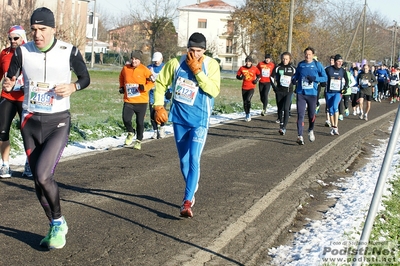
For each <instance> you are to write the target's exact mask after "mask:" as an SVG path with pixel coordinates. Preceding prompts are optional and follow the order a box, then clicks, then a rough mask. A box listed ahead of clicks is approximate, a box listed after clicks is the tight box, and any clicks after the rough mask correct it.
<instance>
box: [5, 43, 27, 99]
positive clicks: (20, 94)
mask: <svg viewBox="0 0 400 266" xmlns="http://www.w3.org/2000/svg"><path fill="white" fill-rule="evenodd" d="M14 51H15V49H12V48H11V47H8V48H5V49H3V50H2V51H1V53H0V64H1V67H0V74H1V76H0V77H1V78H0V79H3V77H4V74H5V73H6V72H7V71H8V67H9V66H10V62H11V58H12V56H13V55H14ZM1 97H4V98H7V99H9V100H12V101H18V102H22V101H23V100H24V91H23V90H20V91H11V92H5V91H1Z"/></svg>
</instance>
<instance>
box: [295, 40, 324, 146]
mask: <svg viewBox="0 0 400 266" xmlns="http://www.w3.org/2000/svg"><path fill="white" fill-rule="evenodd" d="M314 54H315V51H314V48H312V47H307V48H306V49H305V50H304V57H305V60H303V61H301V62H300V63H299V64H298V66H297V68H296V73H295V75H294V78H293V82H295V83H296V84H297V85H296V95H297V97H296V105H297V135H298V136H297V143H298V144H299V145H304V139H303V127H304V116H305V111H306V106H308V108H307V110H308V121H309V124H308V139H309V140H310V141H311V142H313V141H315V135H314V122H315V106H317V95H318V83H320V82H326V81H327V77H326V73H325V70H324V68H323V66H322V65H321V63H319V62H317V61H315V60H314V59H313V57H314Z"/></svg>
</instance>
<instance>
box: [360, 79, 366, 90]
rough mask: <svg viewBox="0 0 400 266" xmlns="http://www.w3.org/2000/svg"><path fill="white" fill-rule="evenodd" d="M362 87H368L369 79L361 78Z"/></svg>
mask: <svg viewBox="0 0 400 266" xmlns="http://www.w3.org/2000/svg"><path fill="white" fill-rule="evenodd" d="M361 87H363V88H367V87H368V79H362V80H361Z"/></svg>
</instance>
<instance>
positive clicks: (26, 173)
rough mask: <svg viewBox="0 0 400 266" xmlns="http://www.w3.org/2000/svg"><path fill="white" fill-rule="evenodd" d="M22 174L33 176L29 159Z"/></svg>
mask: <svg viewBox="0 0 400 266" xmlns="http://www.w3.org/2000/svg"><path fill="white" fill-rule="evenodd" d="M22 176H26V177H32V176H33V175H32V171H31V167H30V166H29V163H28V161H26V162H25V167H24V172H23V173H22Z"/></svg>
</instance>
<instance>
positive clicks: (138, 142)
mask: <svg viewBox="0 0 400 266" xmlns="http://www.w3.org/2000/svg"><path fill="white" fill-rule="evenodd" d="M133 148H134V149H135V150H141V149H142V142H141V141H140V140H136V142H135V145H133Z"/></svg>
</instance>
